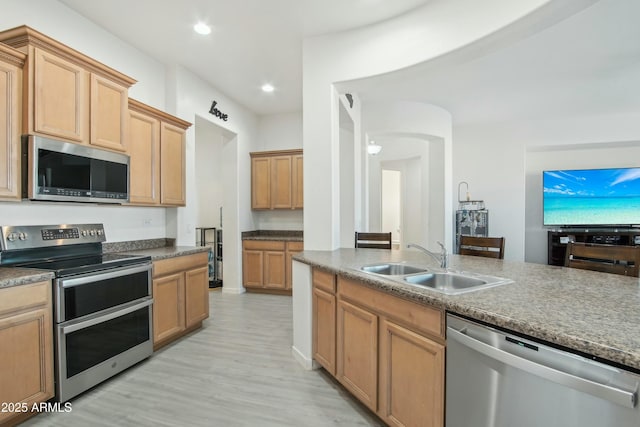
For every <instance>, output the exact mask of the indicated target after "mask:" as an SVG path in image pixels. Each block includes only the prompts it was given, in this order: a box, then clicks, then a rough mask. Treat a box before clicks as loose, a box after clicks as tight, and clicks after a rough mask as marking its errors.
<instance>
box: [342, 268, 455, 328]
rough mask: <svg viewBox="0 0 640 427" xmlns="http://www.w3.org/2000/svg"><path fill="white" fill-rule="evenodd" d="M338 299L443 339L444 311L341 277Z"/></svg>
mask: <svg viewBox="0 0 640 427" xmlns="http://www.w3.org/2000/svg"><path fill="white" fill-rule="evenodd" d="M338 296H339V298H343V299H346V300H350V301H354V302H357V304H358V305H361V306H365V307H368V308H370V309H373V310H374V311H376V312H378V313H380V314H383V315H384V316H386V317H388V318H390V319H393V320H395V321H396V322H398V323H400V324H403V325H405V326H407V327H409V328H411V329H413V330H415V331H418V332H423V333H427V334H429V335H430V336H433V337H438V338H442V339H444V311H443V310H439V309H437V308H434V307H429V306H425V305H421V304H418V303H414V302H411V301H407V300H404V299H401V298H398V297H395V296H393V295H390V294H388V293H385V292H380V291H377V290H375V289H371V288H369V287H367V286H364V285H361V284H360V283H358V282H355V281H352V280H349V279H345V278H343V277H340V276H338Z"/></svg>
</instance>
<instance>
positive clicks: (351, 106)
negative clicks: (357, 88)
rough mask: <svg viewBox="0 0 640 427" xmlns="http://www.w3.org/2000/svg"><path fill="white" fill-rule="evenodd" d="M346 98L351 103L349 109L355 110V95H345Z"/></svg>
mask: <svg viewBox="0 0 640 427" xmlns="http://www.w3.org/2000/svg"><path fill="white" fill-rule="evenodd" d="M344 96H345V98H347V101H349V108H353V95H351V94H350V93H345V94H344Z"/></svg>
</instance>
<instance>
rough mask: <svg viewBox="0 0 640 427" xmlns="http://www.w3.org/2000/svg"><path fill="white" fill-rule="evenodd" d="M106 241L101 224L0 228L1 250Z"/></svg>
mask: <svg viewBox="0 0 640 427" xmlns="http://www.w3.org/2000/svg"><path fill="white" fill-rule="evenodd" d="M104 241H106V236H105V233H104V226H103V224H61V225H22V226H17V225H7V226H3V227H0V247H1V248H2V250H14V249H32V248H42V247H46V246H60V245H74V244H79V243H96V242H98V243H99V242H104Z"/></svg>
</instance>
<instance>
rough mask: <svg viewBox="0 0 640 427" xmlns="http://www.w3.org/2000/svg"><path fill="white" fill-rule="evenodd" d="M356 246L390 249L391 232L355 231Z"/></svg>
mask: <svg viewBox="0 0 640 427" xmlns="http://www.w3.org/2000/svg"><path fill="white" fill-rule="evenodd" d="M355 247H356V248H370V249H391V232H389V233H362V232H358V231H356V243H355Z"/></svg>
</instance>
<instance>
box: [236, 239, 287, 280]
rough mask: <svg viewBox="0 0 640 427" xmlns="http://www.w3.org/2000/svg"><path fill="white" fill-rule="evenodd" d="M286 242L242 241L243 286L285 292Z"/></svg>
mask: <svg viewBox="0 0 640 427" xmlns="http://www.w3.org/2000/svg"><path fill="white" fill-rule="evenodd" d="M285 248H286V245H285V242H284V241H281V240H243V241H242V284H243V286H244V287H245V288H249V289H271V290H285V288H286V266H285V260H286V257H285Z"/></svg>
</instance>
